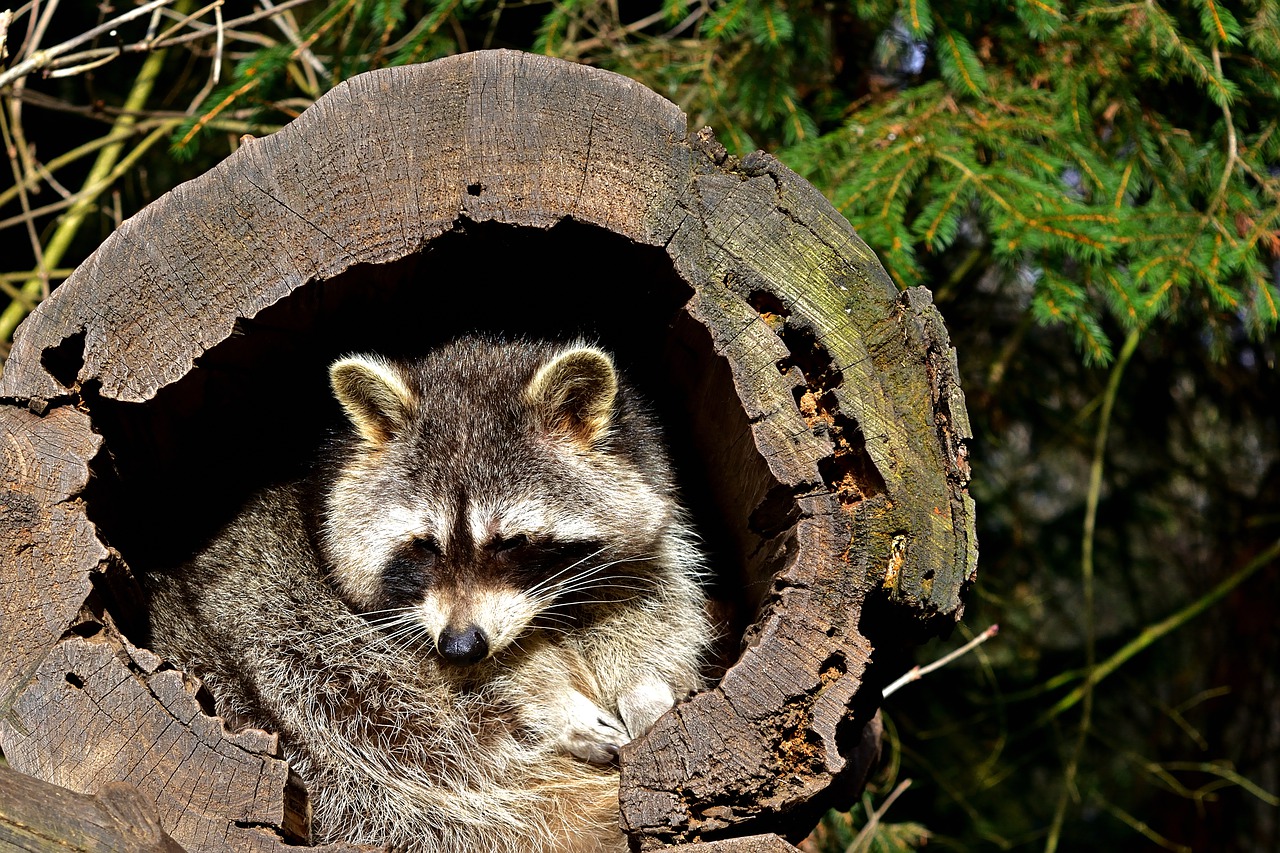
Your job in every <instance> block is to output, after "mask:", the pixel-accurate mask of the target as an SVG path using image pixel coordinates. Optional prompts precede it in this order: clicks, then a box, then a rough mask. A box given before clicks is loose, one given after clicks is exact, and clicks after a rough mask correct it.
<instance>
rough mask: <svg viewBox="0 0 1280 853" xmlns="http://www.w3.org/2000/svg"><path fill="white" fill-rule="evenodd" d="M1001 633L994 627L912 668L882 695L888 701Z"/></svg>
mask: <svg viewBox="0 0 1280 853" xmlns="http://www.w3.org/2000/svg"><path fill="white" fill-rule="evenodd" d="M999 632H1000V626H999V625H992V626H991V627H990V628H988V629H987V630H985V631H983V632H982V633H981V634H979V635H978V636H976V637H974V638H973V639H972V640H970V641H969V642H967V643H965V644H964V645H963V646H961V647H960V648H958V649H956V650H954V651H952V652H948V653H947V654H945V655H943V656H942V657H940V658H938V659H937V660H936V661H934V662H933V663H931V664H927V665H925V666H913V667H911V669H909V670H907V671H906V673H904V674H903V675H902V676H900V677H899V678H898V679H897V680H896V681H894V682H893V683H892V684H890V685H889V686H888V687H886V688H885V689H884V691H883V692H882V693H881V695H882V696H884V697H885V698H886V699H887V698H888V697H889V695H890V694H892V693H896V692H898V691H899V690H901V689H902V688H903V687H905V686H906V685H908V684H910V683H911V682H913V681H919V680H920V679H921V678H924V677H925V676H926V675H928V674H929V673H931V672H933V671H934V670H935V669H941V668H942V667H944V666H946V665H947V664H949V663H951V662H952V661H953V660H955V659H956V658H958V657H962V656H964V655H967V654H968V653H969V652H971V651H973V650H974V649H976V648H977V647H978V646H980V645H982V644H983V643H985V642H986V641H987V640H990V639H991V638H992V637H994V636H995V635H996V634H998V633H999Z"/></svg>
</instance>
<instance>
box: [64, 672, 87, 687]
mask: <svg viewBox="0 0 1280 853" xmlns="http://www.w3.org/2000/svg"><path fill="white" fill-rule="evenodd" d="M67 684H70V685H71V686H72V687H74V688H75V689H77V690H83V689H84V679H83V678H81V677H80V676H78V675H76V674H75V673H74V672H68V673H67Z"/></svg>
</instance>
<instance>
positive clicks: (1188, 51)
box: [0, 0, 1280, 851]
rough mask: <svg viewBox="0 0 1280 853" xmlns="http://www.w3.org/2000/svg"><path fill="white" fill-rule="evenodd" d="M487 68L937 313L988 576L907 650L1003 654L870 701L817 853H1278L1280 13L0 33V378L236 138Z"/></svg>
mask: <svg viewBox="0 0 1280 853" xmlns="http://www.w3.org/2000/svg"><path fill="white" fill-rule="evenodd" d="M489 47H511V48H518V49H522V50H532V51H537V52H543V53H548V54H551V55H554V56H560V57H564V58H566V59H571V60H574V61H578V62H585V63H589V64H592V65H597V66H600V67H603V68H607V69H610V70H613V71H617V72H620V73H622V74H625V75H627V76H630V77H632V78H634V79H636V80H639V81H640V82H642V83H644V84H646V85H648V86H650V87H651V88H653V89H655V90H657V91H658V92H660V93H662V94H664V95H665V96H667V97H668V98H670V99H671V100H673V101H675V102H676V103H677V104H679V105H680V106H681V107H682V108H683V109H684V110H685V111H686V112H687V113H688V114H689V116H690V120H691V126H692V127H694V128H697V127H700V126H702V125H704V124H706V125H710V126H712V127H713V128H714V129H715V131H716V133H717V135H718V137H719V139H720V140H721V141H722V142H723V143H724V144H725V145H726V146H727V147H728V148H729V149H730V150H731V151H734V152H737V153H747V152H749V151H751V150H753V149H755V148H757V147H759V148H763V149H765V150H767V151H770V152H772V153H774V154H776V155H777V156H778V157H779V158H780V159H781V160H782V161H783V162H784V163H786V164H787V165H789V166H790V167H791V168H793V169H795V170H796V171H798V172H799V173H800V174H801V175H803V176H805V177H806V178H807V179H809V180H810V181H811V182H812V183H813V184H814V185H815V186H817V187H818V188H819V189H820V190H822V191H823V192H824V193H825V194H826V195H827V196H828V198H829V199H830V200H831V201H832V203H833V204H834V205H835V206H836V207H837V208H838V209H839V210H840V211H841V212H842V213H844V214H845V215H846V216H847V217H848V218H849V221H850V222H851V223H852V224H853V225H854V227H855V228H856V229H857V230H858V232H859V234H860V235H861V236H862V237H863V239H865V240H866V241H867V242H868V243H869V244H870V245H871V247H872V248H873V249H874V250H875V251H876V252H877V254H878V255H879V256H880V258H881V260H882V261H883V262H884V264H885V266H886V268H887V269H888V271H889V273H890V275H891V276H892V278H893V280H894V281H895V282H896V283H897V284H898V285H899V286H900V287H909V286H914V285H919V284H924V285H926V286H928V287H929V288H931V289H932V290H933V293H934V298H935V300H936V302H937V303H938V305H939V307H940V308H941V310H942V313H943V315H944V317H945V318H946V320H947V323H948V326H949V328H950V331H951V334H952V338H953V342H954V343H955V345H956V347H957V348H958V350H959V356H960V367H961V373H962V375H963V378H964V383H965V391H966V393H967V395H968V400H969V411H970V414H971V417H972V419H973V426H974V432H975V433H976V438H975V439H974V442H973V448H972V454H971V455H972V458H973V469H974V472H975V477H974V481H973V484H972V487H971V491H972V494H973V495H974V497H975V499H976V500H977V503H978V508H979V514H978V527H979V541H980V546H981V558H980V569H979V571H980V580H979V583H978V584H977V586H976V588H975V589H974V590H973V593H972V596H971V600H970V604H969V607H968V610H967V612H966V616H965V621H964V623H963V624H962V625H961V626H960V627H959V629H958V630H957V631H956V632H955V634H954V635H953V636H952V637H950V638H947V639H944V640H940V641H938V642H937V643H936V644H935V645H934V646H931V647H928V648H926V649H925V650H923V652H922V654H921V656H920V659H921V660H922V661H924V660H928V659H930V658H932V657H936V656H938V655H940V654H942V653H943V652H945V651H946V650H947V649H948V648H950V647H953V646H957V645H959V644H960V643H962V642H964V641H965V640H966V639H967V638H969V637H970V636H973V635H975V634H977V633H979V632H981V631H982V630H983V629H985V628H986V627H987V626H988V625H989V624H991V623H995V622H998V623H999V625H1000V627H1001V631H1000V634H999V635H998V637H996V638H995V639H994V640H992V641H990V642H988V643H986V644H985V645H983V646H981V647H980V648H979V650H978V651H977V652H975V653H973V654H971V655H968V656H967V657H965V658H963V659H961V660H960V661H959V662H957V663H953V664H951V665H950V666H949V667H947V668H945V669H942V670H939V671H937V672H935V673H933V674H931V675H929V676H927V677H926V678H925V679H924V680H923V681H920V682H918V683H915V684H913V685H911V686H909V687H907V688H905V689H903V690H901V691H899V692H897V693H895V694H894V695H893V696H892V697H890V699H889V700H888V701H887V703H886V706H885V718H886V723H887V731H888V735H887V744H886V747H887V749H886V752H887V755H888V760H887V762H886V765H885V767H884V768H883V769H882V770H881V771H880V772H879V773H878V774H877V776H876V777H875V778H874V779H873V781H872V785H871V788H870V789H869V791H868V795H867V796H866V797H865V798H864V800H863V803H862V804H860V805H858V806H855V808H854V809H853V811H852V812H851V813H848V814H844V815H837V814H833V815H831V816H829V817H828V819H827V820H826V821H825V823H824V826H823V827H822V828H821V830H820V831H819V833H818V834H817V835H815V837H813V838H812V839H810V840H809V841H808V842H807V844H808V845H809V847H810V849H812V850H815V851H817V850H822V851H833V850H846V849H850V850H866V849H876V850H889V849H907V848H909V847H913V846H918V845H921V844H923V843H925V842H926V841H927V842H928V843H929V844H930V845H931V846H941V847H944V848H954V849H959V850H981V849H1044V850H1046V851H1053V850H1055V849H1057V848H1063V849H1080V848H1087V849H1122V848H1123V849H1159V848H1163V849H1168V850H1277V849H1280V797H1278V796H1277V793H1278V792H1280V672H1278V671H1280V666H1278V665H1277V664H1278V662H1280V630H1277V619H1276V614H1277V602H1280V562H1278V559H1277V557H1278V555H1280V424H1278V423H1277V420H1278V419H1280V381H1278V378H1277V371H1276V364H1275V359H1276V343H1277V339H1276V327H1277V319H1278V317H1280V291H1278V289H1277V280H1278V278H1280V0H1232V2H1216V0H1140V2H1132V3H1108V2H1060V0H1008V1H1007V2H989V0H957V2H952V3H947V4H937V5H936V6H935V5H931V4H930V3H928V2H927V0H868V1H867V2H861V0H414V1H413V2H410V0H277V2H271V0H258V2H255V3H250V2H235V0H227V2H222V3H218V2H215V3H210V4H207V5H206V4H205V2H204V0H150V2H146V3H133V2H129V0H116V2H114V3H108V2H104V3H100V4H91V3H87V2H83V0H61V2H59V0H40V2H29V3H26V4H23V5H17V6H14V7H12V8H9V9H8V10H5V9H3V8H0V132H2V133H3V142H4V146H5V153H6V159H7V163H8V165H7V166H5V167H0V168H3V170H4V171H3V177H0V309H3V313H2V314H0V342H3V343H0V356H3V355H4V354H7V351H8V342H9V341H10V340H11V338H12V334H13V330H14V328H15V326H16V325H17V323H18V322H19V321H20V320H21V319H22V317H24V316H25V315H26V314H27V313H28V312H29V311H30V309H31V308H32V307H33V306H34V305H35V304H36V303H38V301H39V300H40V299H41V298H43V297H44V296H46V295H47V294H48V292H49V290H50V289H52V288H53V287H55V286H57V284H58V282H60V281H61V280H63V279H65V278H66V277H67V276H68V275H69V274H70V272H71V270H72V269H74V267H75V266H76V264H78V263H79V262H80V261H81V260H83V259H84V258H85V257H86V256H87V255H88V254H89V253H90V252H91V251H92V250H93V249H94V248H95V247H96V246H97V245H98V244H99V243H101V241H102V240H103V239H104V238H105V237H106V236H107V235H108V234H109V233H111V231H112V230H114V229H115V228H116V227H118V226H119V224H120V222H121V221H123V219H125V218H127V217H129V216H130V215H132V214H133V213H135V212H136V211H137V210H139V209H140V208H141V207H143V206H144V205H146V204H147V203H148V202H150V201H151V200H153V199H154V198H156V197H157V196H159V195H160V194H162V193H164V192H165V191H167V190H169V189H170V188H172V187H174V186H175V185H177V184H178V183H180V182H182V181H184V180H187V179H189V178H192V177H194V176H196V175H198V174H201V173H203V172H204V171H207V170H208V169H209V168H210V167H211V166H212V165H213V164H215V163H216V162H217V161H219V160H220V159H222V158H223V157H225V156H227V155H228V154H229V153H230V152H232V151H233V150H235V148H236V147H237V146H238V145H239V140H240V137H241V136H242V135H243V134H246V133H248V134H253V135H256V136H260V135H263V134H266V133H270V132H272V131H274V130H276V129H278V128H279V127H280V126H281V125H283V124H284V123H286V122H288V121H289V120H290V119H292V118H293V117H295V116H296V115H298V113H300V112H301V111H302V110H303V109H305V108H306V107H307V106H308V105H309V104H310V103H311V102H312V101H314V100H315V99H316V98H317V97H319V96H320V95H321V94H323V93H324V92H325V91H326V90H328V89H330V88H332V87H333V86H334V85H336V84H337V83H338V82H340V81H342V80H343V79H345V78H347V77H350V76H351V75H353V74H357V73H360V72H362V71H366V70H369V69H372V68H377V67H382V66H387V65H397V64H403V63H408V62H423V61H427V60H431V59H435V58H438V57H441V56H445V55H449V54H453V53H458V52H461V51H465V50H474V49H479V48H489ZM908 779H909V780H910V784H909V785H907V784H906V781H907V780H908ZM868 824H870V827H868ZM863 830H866V831H863Z"/></svg>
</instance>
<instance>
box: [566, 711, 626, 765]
mask: <svg viewBox="0 0 1280 853" xmlns="http://www.w3.org/2000/svg"><path fill="white" fill-rule="evenodd" d="M628 740H629V738H628V737H627V735H626V732H625V731H623V729H622V724H621V723H620V722H618V721H617V720H605V719H604V718H598V719H597V720H596V725H594V726H591V727H590V728H587V729H570V730H569V731H567V732H565V733H564V735H563V737H561V739H560V745H561V746H562V747H563V748H564V750H565V751H566V752H568V753H569V754H570V755H572V756H573V757H575V758H580V759H582V760H583V761H585V762H587V763H588V764H594V765H596V766H598V767H605V766H608V765H610V764H613V763H614V762H615V761H617V760H618V753H619V752H620V751H621V749H622V744H624V743H626V742H627V741H628Z"/></svg>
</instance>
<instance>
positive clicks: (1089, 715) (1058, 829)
mask: <svg viewBox="0 0 1280 853" xmlns="http://www.w3.org/2000/svg"><path fill="white" fill-rule="evenodd" d="M1140 339H1141V330H1139V329H1134V330H1133V331H1131V332H1129V335H1128V337H1127V338H1125V342H1124V346H1123V347H1121V349H1120V355H1119V356H1118V357H1117V358H1116V361H1115V364H1113V365H1112V366H1111V376H1110V377H1109V378H1108V380H1107V391H1106V394H1105V395H1104V396H1103V398H1102V411H1101V412H1100V413H1099V414H1098V431H1097V433H1096V434H1095V435H1094V440H1093V461H1092V462H1091V463H1090V465H1089V492H1088V495H1087V497H1086V498H1085V513H1084V530H1083V532H1082V534H1081V539H1082V541H1081V543H1080V575H1081V586H1082V591H1083V594H1084V604H1083V608H1082V609H1083V610H1084V657H1085V669H1086V671H1087V672H1089V673H1090V674H1092V673H1093V672H1095V671H1096V669H1095V666H1096V662H1097V660H1096V656H1097V646H1096V641H1097V633H1096V625H1095V622H1094V612H1093V611H1094V584H1093V542H1094V535H1095V533H1096V532H1097V524H1098V504H1099V502H1100V501H1101V497H1102V472H1103V468H1104V466H1105V463H1106V454H1107V436H1108V434H1109V433H1110V429H1111V411H1112V408H1113V407H1114V406H1115V402H1116V397H1117V396H1119V393H1120V379H1121V378H1122V377H1123V376H1124V369H1125V366H1126V365H1128V363H1129V359H1131V358H1132V357H1133V354H1134V352H1136V351H1137V349H1138V341H1139V340H1140ZM1085 683H1086V684H1088V683H1089V682H1088V680H1087V679H1086V682H1085ZM1084 700H1085V701H1084V711H1083V713H1082V714H1081V715H1080V727H1079V729H1078V730H1077V733H1076V740H1075V744H1074V745H1073V747H1072V750H1071V757H1070V758H1069V759H1068V760H1067V768H1066V774H1065V776H1064V778H1063V785H1062V796H1060V797H1059V798H1058V805H1057V808H1056V809H1055V810H1054V813H1053V822H1052V823H1051V824H1050V826H1049V834H1048V837H1047V838H1046V839H1045V845H1044V849H1045V853H1054V851H1055V850H1057V849H1058V840H1059V838H1060V837H1061V834H1062V824H1063V821H1064V820H1065V819H1066V814H1067V803H1068V802H1069V801H1071V800H1075V801H1077V802H1078V801H1079V793H1078V792H1077V791H1076V772H1077V771H1078V770H1079V768H1080V759H1081V758H1083V757H1084V745H1085V742H1086V741H1087V740H1088V738H1089V729H1090V727H1091V726H1092V724H1093V689H1092V685H1090V687H1089V689H1088V690H1087V691H1086V692H1085V694H1084Z"/></svg>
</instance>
